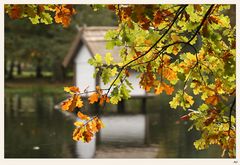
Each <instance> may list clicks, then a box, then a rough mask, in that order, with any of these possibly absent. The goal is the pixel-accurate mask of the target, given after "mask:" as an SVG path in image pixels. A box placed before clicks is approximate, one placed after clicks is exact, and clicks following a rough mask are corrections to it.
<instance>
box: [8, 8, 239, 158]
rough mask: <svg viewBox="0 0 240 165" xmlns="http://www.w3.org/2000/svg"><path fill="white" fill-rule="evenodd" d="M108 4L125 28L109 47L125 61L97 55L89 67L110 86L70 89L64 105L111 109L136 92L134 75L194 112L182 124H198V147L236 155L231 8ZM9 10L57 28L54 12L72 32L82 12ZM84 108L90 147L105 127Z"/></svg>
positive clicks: (81, 125) (78, 136) (81, 131)
mask: <svg viewBox="0 0 240 165" xmlns="http://www.w3.org/2000/svg"><path fill="white" fill-rule="evenodd" d="M103 6H104V7H106V8H108V9H109V10H111V11H112V12H114V13H115V14H116V16H117V17H118V20H119V25H118V28H117V29H115V30H110V31H108V32H107V34H106V36H105V38H106V40H107V43H106V48H107V49H113V48H114V47H119V46H120V47H121V51H120V52H119V56H120V57H121V61H120V62H115V61H114V59H113V57H112V55H111V54H110V53H107V54H106V55H100V54H96V55H95V56H94V57H93V58H92V59H90V60H89V64H90V65H92V66H94V67H95V68H96V69H95V73H94V76H96V75H100V79H101V81H102V82H103V83H104V84H109V88H107V89H104V90H103V89H101V88H100V87H98V86H97V87H96V90H95V91H92V92H88V91H83V92H82V93H81V92H80V90H79V89H78V88H77V87H65V88H64V90H65V91H66V92H68V93H69V94H70V96H71V97H70V98H68V99H67V100H66V101H64V102H63V103H62V110H64V111H70V112H73V111H74V109H75V108H76V107H77V108H78V109H80V110H81V108H82V107H83V106H84V105H83V102H82V100H81V94H86V93H87V94H89V95H88V96H89V97H88V104H96V103H97V104H99V105H102V106H104V105H105V104H106V103H111V104H117V103H118V102H119V101H121V100H122V99H128V98H129V97H130V92H131V90H134V89H133V87H132V85H131V83H130V82H129V81H128V78H129V76H130V73H129V70H133V71H135V72H137V73H138V77H139V79H140V80H139V85H140V86H141V88H143V89H145V90H146V92H149V93H154V94H156V95H160V94H162V93H166V94H167V95H171V96H172V101H170V102H169V105H170V107H171V108H172V109H182V110H184V111H186V115H184V116H182V117H181V120H190V121H191V122H192V126H191V129H193V128H194V129H196V130H197V131H200V132H201V137H200V138H199V139H198V140H196V141H195V142H194V146H195V148H196V149H198V150H202V149H207V148H208V147H209V146H210V145H219V146H220V147H221V148H222V151H223V152H222V156H224V155H225V152H227V153H228V156H229V157H235V152H236V150H235V147H236V126H235V123H236V121H235V115H234V110H235V108H234V107H235V102H236V92H235V91H236V69H235V68H236V37H235V30H236V29H235V26H234V25H232V24H231V18H230V17H229V14H227V13H228V12H229V10H230V5H220V4H216V5H199V4H191V5H169V4H168V5H164V4H161V5H157V4H155V5H119V4H115V5H103ZM29 10H30V11H32V12H29ZM5 11H6V13H8V15H9V16H10V17H11V18H13V19H19V18H24V17H27V18H29V19H30V20H31V21H32V22H33V23H40V22H42V23H51V22H52V17H50V16H49V12H53V13H54V15H55V16H54V19H55V22H56V23H61V24H63V26H64V27H66V26H68V25H69V23H70V20H71V17H72V15H74V14H75V10H74V7H72V6H71V5H43V6H42V5H5ZM233 24H234V23H233ZM103 57H104V58H103ZM80 110H79V111H78V113H77V116H78V118H79V119H80V120H81V122H80V121H79V122H76V123H75V126H76V129H75V131H74V133H73V139H74V140H82V141H84V142H89V141H90V140H91V139H92V137H93V135H94V134H95V133H96V132H98V131H99V130H100V129H101V128H103V123H102V121H101V120H100V118H99V117H98V116H94V117H92V118H91V117H89V116H87V115H86V114H83V113H82V112H81V111H80Z"/></svg>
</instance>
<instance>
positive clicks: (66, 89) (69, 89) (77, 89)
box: [64, 86, 80, 93]
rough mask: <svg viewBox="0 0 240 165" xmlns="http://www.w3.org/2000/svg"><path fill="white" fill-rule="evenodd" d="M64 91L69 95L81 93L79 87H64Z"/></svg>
mask: <svg viewBox="0 0 240 165" xmlns="http://www.w3.org/2000/svg"><path fill="white" fill-rule="evenodd" d="M64 91H65V92H68V93H77V92H80V90H79V88H78V87H75V86H71V87H64Z"/></svg>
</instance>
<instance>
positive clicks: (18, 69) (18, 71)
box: [17, 62, 22, 75]
mask: <svg viewBox="0 0 240 165" xmlns="http://www.w3.org/2000/svg"><path fill="white" fill-rule="evenodd" d="M17 74H18V75H22V67H21V63H20V62H18V63H17Z"/></svg>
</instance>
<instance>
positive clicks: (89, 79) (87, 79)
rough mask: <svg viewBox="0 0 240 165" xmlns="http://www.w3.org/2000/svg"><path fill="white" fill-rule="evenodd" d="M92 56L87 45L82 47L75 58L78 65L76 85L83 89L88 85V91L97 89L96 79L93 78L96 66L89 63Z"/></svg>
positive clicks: (76, 65)
mask: <svg viewBox="0 0 240 165" xmlns="http://www.w3.org/2000/svg"><path fill="white" fill-rule="evenodd" d="M90 58H92V56H91V54H90V52H89V50H88V49H87V47H86V46H85V45H83V46H82V47H81V49H80V50H79V52H78V54H77V56H76V58H75V59H74V62H75V67H76V69H75V70H76V73H75V74H76V82H75V85H76V86H77V87H79V88H80V90H81V91H83V90H84V89H86V88H87V87H88V91H92V90H95V86H96V81H95V79H94V78H93V73H94V70H95V68H94V67H93V66H91V65H90V64H88V59H90Z"/></svg>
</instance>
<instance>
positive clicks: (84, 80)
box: [63, 27, 147, 103]
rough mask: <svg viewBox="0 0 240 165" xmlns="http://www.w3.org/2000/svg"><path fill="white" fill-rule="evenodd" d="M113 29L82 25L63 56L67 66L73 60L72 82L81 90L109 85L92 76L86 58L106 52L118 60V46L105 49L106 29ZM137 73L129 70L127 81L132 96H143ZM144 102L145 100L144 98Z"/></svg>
mask: <svg viewBox="0 0 240 165" xmlns="http://www.w3.org/2000/svg"><path fill="white" fill-rule="evenodd" d="M111 29H115V27H84V28H80V29H79V32H78V34H77V36H76V38H75V40H74V41H73V43H72V45H71V48H70V49H69V51H68V54H67V55H66V57H65V58H64V61H63V66H64V67H67V66H68V65H69V64H70V63H72V62H73V65H74V81H75V82H74V83H75V85H76V86H78V87H79V88H80V89H81V90H82V91H83V90H84V89H86V88H87V87H88V88H87V89H88V90H89V91H92V90H95V86H96V85H100V86H101V88H107V87H108V86H109V85H104V84H103V82H102V81H99V77H97V78H96V79H95V78H93V73H94V71H95V68H94V66H91V65H90V64H88V59H90V58H93V56H94V55H95V54H97V53H98V54H100V55H101V56H103V57H104V56H105V54H106V53H111V54H112V56H113V58H114V61H115V62H119V61H120V55H119V51H120V47H115V48H114V49H113V50H107V49H106V46H105V45H106V40H105V39H104V36H105V34H106V32H107V31H108V30H111ZM136 75H137V73H136V72H131V73H130V77H129V81H130V82H131V83H132V86H133V88H134V90H132V92H131V96H132V97H142V98H145V97H146V96H147V95H146V92H145V91H144V90H143V89H141V88H140V86H139V80H138V79H137V78H136ZM144 103H145V100H144Z"/></svg>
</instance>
